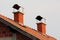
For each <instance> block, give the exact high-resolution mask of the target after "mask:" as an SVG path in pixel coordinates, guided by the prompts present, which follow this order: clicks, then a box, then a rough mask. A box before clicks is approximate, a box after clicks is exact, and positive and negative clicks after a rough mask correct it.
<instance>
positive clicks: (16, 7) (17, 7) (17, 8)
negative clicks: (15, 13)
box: [13, 4, 21, 10]
mask: <svg viewBox="0 0 60 40" xmlns="http://www.w3.org/2000/svg"><path fill="white" fill-rule="evenodd" d="M20 7H21V6H19V5H18V4H14V5H13V8H14V9H16V10H19V8H20Z"/></svg>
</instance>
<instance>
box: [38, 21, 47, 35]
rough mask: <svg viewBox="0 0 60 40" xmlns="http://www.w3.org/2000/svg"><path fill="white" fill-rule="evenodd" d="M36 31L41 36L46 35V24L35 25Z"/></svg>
mask: <svg viewBox="0 0 60 40" xmlns="http://www.w3.org/2000/svg"><path fill="white" fill-rule="evenodd" d="M37 30H38V31H39V32H41V33H43V34H46V24H45V23H43V22H40V23H37Z"/></svg>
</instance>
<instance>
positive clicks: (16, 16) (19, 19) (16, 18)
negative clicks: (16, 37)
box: [13, 11, 24, 24]
mask: <svg viewBox="0 0 60 40" xmlns="http://www.w3.org/2000/svg"><path fill="white" fill-rule="evenodd" d="M13 13H14V21H16V22H18V23H21V24H23V15H24V14H23V13H22V12H19V11H17V12H13Z"/></svg>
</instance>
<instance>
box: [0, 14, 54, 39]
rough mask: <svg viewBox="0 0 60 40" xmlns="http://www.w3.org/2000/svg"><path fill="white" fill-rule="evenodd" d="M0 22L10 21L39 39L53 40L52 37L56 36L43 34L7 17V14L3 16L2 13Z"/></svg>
mask: <svg viewBox="0 0 60 40" xmlns="http://www.w3.org/2000/svg"><path fill="white" fill-rule="evenodd" d="M3 20H4V21H3ZM0 22H3V23H4V22H8V23H10V24H12V25H14V26H15V27H17V28H18V29H20V30H23V31H24V32H25V33H28V34H30V35H32V36H34V37H36V38H38V39H41V40H51V39H53V40H55V38H53V37H51V36H48V35H46V34H42V33H41V32H38V31H36V30H34V29H32V28H30V27H28V26H25V25H23V24H18V23H17V22H15V21H14V20H12V19H9V18H7V17H5V16H3V15H1V14H0ZM5 24H6V23H5ZM10 24H9V25H10ZM11 27H12V28H14V27H13V26H11Z"/></svg>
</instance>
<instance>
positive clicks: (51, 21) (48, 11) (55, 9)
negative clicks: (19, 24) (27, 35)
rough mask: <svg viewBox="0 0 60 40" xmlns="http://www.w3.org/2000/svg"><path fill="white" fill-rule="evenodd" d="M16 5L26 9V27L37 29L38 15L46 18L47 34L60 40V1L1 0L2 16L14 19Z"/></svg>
mask: <svg viewBox="0 0 60 40" xmlns="http://www.w3.org/2000/svg"><path fill="white" fill-rule="evenodd" d="M14 4H19V5H21V6H22V7H24V21H25V25H28V26H30V27H31V28H33V29H36V27H37V26H36V19H35V17H36V16H37V15H41V16H42V17H44V18H46V19H47V20H46V24H47V26H46V28H47V34H49V35H51V36H53V37H55V38H57V40H59V39H60V31H59V30H60V0H0V14H3V15H5V16H7V17H9V18H11V19H13V13H12V12H13V9H12V6H13V5H14Z"/></svg>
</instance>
